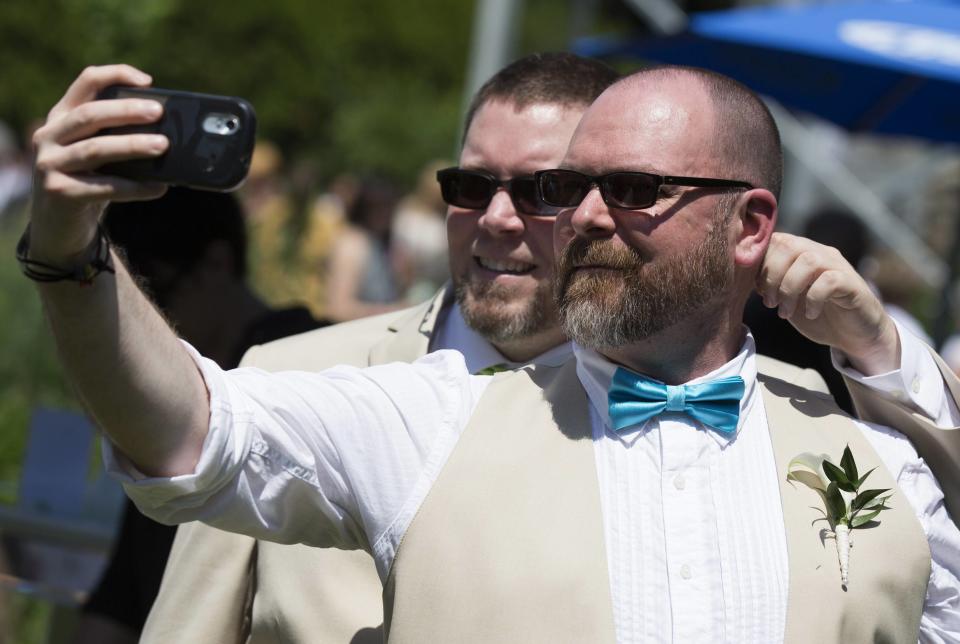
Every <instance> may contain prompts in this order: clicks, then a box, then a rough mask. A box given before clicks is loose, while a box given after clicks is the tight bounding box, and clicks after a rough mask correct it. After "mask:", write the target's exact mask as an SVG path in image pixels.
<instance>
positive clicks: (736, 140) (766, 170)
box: [624, 65, 783, 199]
mask: <svg viewBox="0 0 960 644" xmlns="http://www.w3.org/2000/svg"><path fill="white" fill-rule="evenodd" d="M682 75H688V76H692V77H693V78H696V79H697V80H698V81H700V83H701V85H702V86H703V88H704V89H705V90H706V92H707V95H708V96H709V97H710V100H711V102H712V103H713V109H714V114H715V115H716V121H717V131H716V132H714V140H713V144H714V146H715V147H716V149H717V150H718V151H719V153H720V157H721V158H723V159H725V160H726V161H727V162H728V163H729V166H730V167H729V171H730V173H731V175H730V176H729V177H722V178H729V179H740V180H742V181H748V182H750V183H751V184H753V185H754V186H755V187H758V188H766V189H767V190H769V191H770V192H772V193H773V195H774V196H775V197H776V198H777V199H779V198H780V189H781V186H782V185H783V148H782V147H781V145H780V131H779V130H778V129H777V123H776V121H774V119H773V115H772V114H770V110H769V109H768V108H767V106H766V104H764V102H763V100H762V99H761V98H760V97H759V96H758V95H757V94H756V92H754V91H753V90H751V89H750V88H749V87H747V86H746V85H744V84H743V83H740V82H739V81H736V80H734V79H732V78H730V77H729V76H724V75H723V74H719V73H717V72H714V71H710V70H708V69H701V68H699V67H685V66H681V65H661V66H655V67H648V68H646V69H642V70H640V71H639V72H636V73H635V74H632V75H631V76H628V77H627V79H629V78H633V77H643V76H661V77H671V76H673V77H679V76H682ZM627 79H624V80H627Z"/></svg>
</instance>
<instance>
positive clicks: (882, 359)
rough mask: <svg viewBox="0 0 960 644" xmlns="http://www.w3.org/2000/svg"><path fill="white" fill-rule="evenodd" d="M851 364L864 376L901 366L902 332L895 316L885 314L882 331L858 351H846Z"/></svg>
mask: <svg viewBox="0 0 960 644" xmlns="http://www.w3.org/2000/svg"><path fill="white" fill-rule="evenodd" d="M844 353H845V354H846V357H847V360H849V361H850V366H851V367H853V368H854V369H856V370H857V371H859V372H860V373H862V374H863V375H864V376H877V375H880V374H883V373H889V372H891V371H895V370H897V369H899V368H900V361H901V346H900V333H899V331H898V330H897V325H896V324H895V323H894V321H893V318H891V317H890V316H889V315H886V314H884V319H883V322H882V323H881V328H880V332H879V333H878V334H877V336H876V337H875V338H874V339H873V340H872V341H871V342H869V343H868V344H866V345H864V346H863V348H862V349H861V350H858V351H844Z"/></svg>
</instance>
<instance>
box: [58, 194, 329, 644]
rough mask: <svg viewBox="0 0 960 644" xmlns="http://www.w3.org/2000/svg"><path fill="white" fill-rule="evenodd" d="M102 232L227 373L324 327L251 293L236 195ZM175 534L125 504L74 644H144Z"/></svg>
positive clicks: (168, 197) (153, 212) (200, 198)
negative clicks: (275, 344)
mask: <svg viewBox="0 0 960 644" xmlns="http://www.w3.org/2000/svg"><path fill="white" fill-rule="evenodd" d="M103 226H104V229H105V230H106V231H107V234H108V235H109V236H110V239H111V241H112V242H113V243H114V244H115V246H116V247H117V248H118V249H121V251H122V252H123V254H124V255H125V257H126V261H127V265H128V266H129V267H130V269H131V271H132V272H133V273H134V274H135V275H136V276H137V278H138V280H139V281H140V283H141V285H142V287H143V288H144V290H145V291H146V292H147V293H149V294H150V295H151V296H152V298H153V300H154V302H155V303H156V305H157V306H158V307H159V309H160V310H161V311H163V313H164V314H165V315H166V316H167V318H168V319H169V320H170V321H171V322H172V323H173V325H174V326H176V328H177V330H178V332H179V334H180V335H181V336H182V337H183V338H184V339H186V340H187V341H188V342H190V343H192V344H194V345H195V346H201V347H203V348H204V349H203V350H204V352H205V354H206V355H207V356H208V357H209V358H211V359H212V360H214V361H215V362H216V363H217V364H219V365H221V366H223V367H224V368H233V367H235V366H237V365H238V364H239V363H240V358H241V356H243V354H244V352H245V351H246V350H247V348H248V347H250V346H252V345H255V344H262V343H264V342H268V341H270V340H274V339H277V338H281V337H284V336H287V335H293V334H296V333H300V332H302V331H307V330H310V329H313V328H316V327H317V326H319V323H318V322H317V321H316V320H314V319H313V317H311V315H310V313H309V312H308V311H307V310H306V309H305V308H302V307H292V308H288V309H283V310H273V309H271V308H269V307H268V306H267V305H266V304H265V303H264V302H263V300H261V299H260V298H259V297H258V296H257V295H256V294H255V293H254V292H253V291H252V290H251V288H250V287H249V285H248V284H247V282H246V275H247V236H246V231H245V222H244V217H243V214H242V211H241V208H240V204H239V203H238V202H237V200H236V198H235V197H234V196H232V195H230V194H224V193H214V192H202V191H197V190H190V189H187V188H170V189H169V190H168V191H167V193H166V194H165V195H164V196H163V197H161V198H160V199H157V200H155V201H143V202H130V203H115V204H111V205H110V206H109V207H108V208H107V213H106V215H105V217H104V220H103ZM175 532H176V528H175V527H174V526H166V525H162V524H159V523H157V522H155V521H152V520H151V519H148V518H146V517H145V516H143V515H142V514H140V512H138V511H137V509H136V508H135V507H134V506H133V504H132V503H130V502H129V501H128V502H127V505H126V509H125V512H124V518H123V522H122V524H121V528H120V533H119V536H118V538H117V541H116V543H115V547H114V551H113V554H112V556H111V559H110V562H109V564H108V567H107V569H106V571H105V572H104V575H103V577H102V578H101V580H100V582H99V584H98V586H97V588H96V589H95V590H94V591H93V593H92V594H91V596H90V598H89V599H88V601H87V602H86V604H85V605H84V606H83V616H82V618H81V621H80V624H79V626H78V630H77V632H76V635H75V638H74V643H75V644H124V643H127V642H136V641H138V639H139V636H140V631H141V630H142V628H143V624H144V622H145V621H146V619H147V614H148V612H149V611H150V607H151V606H152V605H153V601H154V599H155V598H156V596H157V592H158V590H159V588H160V580H161V578H162V576H163V570H164V567H165V565H166V561H167V555H168V553H169V552H170V545H171V544H172V543H173V538H174V534H175Z"/></svg>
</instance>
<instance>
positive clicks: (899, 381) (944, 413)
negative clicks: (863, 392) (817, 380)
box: [830, 320, 960, 427]
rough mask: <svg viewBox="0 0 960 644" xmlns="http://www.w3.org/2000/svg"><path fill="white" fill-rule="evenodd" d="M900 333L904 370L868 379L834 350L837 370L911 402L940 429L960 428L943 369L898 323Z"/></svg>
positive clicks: (959, 412) (888, 395) (959, 416)
mask: <svg viewBox="0 0 960 644" xmlns="http://www.w3.org/2000/svg"><path fill="white" fill-rule="evenodd" d="M894 324H896V326H897V332H898V333H899V334H900V368H899V369H896V370H894V371H888V372H887V373H882V374H878V375H875V376H864V375H863V374H861V373H860V372H859V371H857V370H856V369H852V368H851V367H850V366H849V362H848V360H847V358H846V356H844V355H843V354H842V353H840V352H839V351H837V350H832V351H831V352H830V353H831V356H830V357H831V359H832V360H833V367H834V369H837V370H838V371H840V372H841V373H842V374H844V375H845V376H847V377H849V378H852V379H853V380H856V381H857V382H859V383H861V384H864V385H866V386H867V387H870V388H871V389H873V390H874V391H876V392H877V393H879V394H880V395H882V396H884V397H886V398H888V399H890V400H895V401H897V402H899V403H904V402H907V403H909V404H910V406H911V407H913V409H915V410H916V411H918V412H920V413H922V414H923V415H924V416H926V417H927V418H928V419H930V420H931V421H933V422H934V423H935V424H936V425H937V426H938V427H956V426H958V425H960V409H957V404H956V403H955V402H954V400H953V396H951V395H950V392H949V391H947V385H946V383H945V382H944V381H943V376H942V375H941V373H940V369H939V368H937V363H936V362H935V361H934V359H933V356H932V355H930V350H929V349H928V348H927V346H926V345H925V344H923V342H922V341H921V340H920V339H919V338H917V336H915V335H914V334H913V333H911V332H910V331H909V330H908V329H906V328H905V327H904V326H903V325H901V324H900V323H899V322H897V321H896V320H894Z"/></svg>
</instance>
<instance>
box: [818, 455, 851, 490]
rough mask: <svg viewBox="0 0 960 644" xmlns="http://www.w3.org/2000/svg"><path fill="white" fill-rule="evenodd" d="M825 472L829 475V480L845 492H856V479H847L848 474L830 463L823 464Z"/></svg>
mask: <svg viewBox="0 0 960 644" xmlns="http://www.w3.org/2000/svg"><path fill="white" fill-rule="evenodd" d="M823 471H824V473H825V474H826V475H827V478H828V479H830V480H831V481H833V482H834V483H836V484H837V487H839V488H840V489H841V490H843V491H844V492H856V491H857V488H856V487H855V486H854V481H856V479H854V480H853V481H851V480H850V479H849V478H848V477H847V473H846V472H845V471H843V470H842V469H840V468H839V467H837V466H836V465H834V464H833V463H831V462H830V461H824V462H823Z"/></svg>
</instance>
